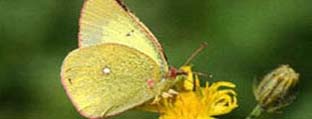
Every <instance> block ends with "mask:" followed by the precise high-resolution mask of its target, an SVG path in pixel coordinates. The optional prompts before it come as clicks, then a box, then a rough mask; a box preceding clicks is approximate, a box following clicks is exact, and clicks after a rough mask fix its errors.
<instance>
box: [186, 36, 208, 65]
mask: <svg viewBox="0 0 312 119" xmlns="http://www.w3.org/2000/svg"><path fill="white" fill-rule="evenodd" d="M207 46H208V43H207V42H203V43H202V44H201V45H200V46H199V48H197V49H196V50H195V51H194V52H193V53H192V54H191V56H190V57H189V58H188V59H187V60H186V62H185V63H184V64H183V66H186V65H189V64H190V63H191V61H192V60H193V59H194V58H195V57H196V56H197V55H198V54H199V53H200V52H201V51H203V50H204V49H205V48H206V47H207Z"/></svg>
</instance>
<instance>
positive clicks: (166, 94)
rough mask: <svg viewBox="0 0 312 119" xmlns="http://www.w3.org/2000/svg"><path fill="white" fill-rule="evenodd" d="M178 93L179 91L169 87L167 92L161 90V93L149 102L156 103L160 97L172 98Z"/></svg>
mask: <svg viewBox="0 0 312 119" xmlns="http://www.w3.org/2000/svg"><path fill="white" fill-rule="evenodd" d="M178 94H179V92H177V91H175V90H173V89H169V90H168V92H163V93H162V94H161V95H159V96H156V97H155V98H154V100H153V101H152V103H151V104H157V103H158V102H159V101H160V100H161V99H167V98H173V97H175V96H176V95H178Z"/></svg>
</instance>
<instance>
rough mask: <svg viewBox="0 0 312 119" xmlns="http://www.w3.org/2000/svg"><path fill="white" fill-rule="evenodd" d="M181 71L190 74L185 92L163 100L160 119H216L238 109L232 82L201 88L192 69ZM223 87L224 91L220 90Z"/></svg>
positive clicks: (183, 68)
mask: <svg viewBox="0 0 312 119" xmlns="http://www.w3.org/2000/svg"><path fill="white" fill-rule="evenodd" d="M181 70H183V71H185V72H187V73H188V76H187V77H186V79H185V80H184V82H183V83H184V84H183V85H182V86H183V87H184V88H183V90H181V91H179V94H178V95H177V96H176V97H174V98H162V99H161V100H160V101H159V103H158V104H157V106H156V109H157V110H158V112H159V113H160V117H159V119H214V118H213V116H217V115H222V114H226V113H229V112H231V111H232V110H233V109H235V108H236V107H238V105H237V99H236V93H235V92H234V90H232V89H224V88H234V87H235V85H234V84H232V83H230V82H216V83H213V84H211V85H210V84H209V83H208V82H206V85H205V87H200V82H199V79H198V76H197V75H194V78H195V79H194V78H193V73H192V71H191V67H189V66H184V67H182V68H181ZM221 87H222V89H220V88H221Z"/></svg>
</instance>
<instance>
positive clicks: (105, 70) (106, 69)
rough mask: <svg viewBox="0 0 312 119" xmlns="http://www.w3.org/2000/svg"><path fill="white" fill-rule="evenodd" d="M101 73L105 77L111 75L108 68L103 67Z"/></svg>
mask: <svg viewBox="0 0 312 119" xmlns="http://www.w3.org/2000/svg"><path fill="white" fill-rule="evenodd" d="M103 73H104V74H105V75H108V74H110V73H111V69H110V68H108V67H104V68H103Z"/></svg>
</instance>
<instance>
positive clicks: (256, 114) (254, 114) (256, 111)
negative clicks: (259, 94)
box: [245, 104, 263, 119]
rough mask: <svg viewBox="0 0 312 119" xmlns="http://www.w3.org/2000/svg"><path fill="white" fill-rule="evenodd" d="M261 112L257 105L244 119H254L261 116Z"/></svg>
mask: <svg viewBox="0 0 312 119" xmlns="http://www.w3.org/2000/svg"><path fill="white" fill-rule="evenodd" d="M262 112H263V109H262V108H261V106H260V105H259V104H258V105H257V106H256V107H255V108H254V109H253V110H252V112H251V113H250V114H249V115H248V116H247V117H246V118H245V119H256V118H258V117H259V116H260V115H261V113H262Z"/></svg>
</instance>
